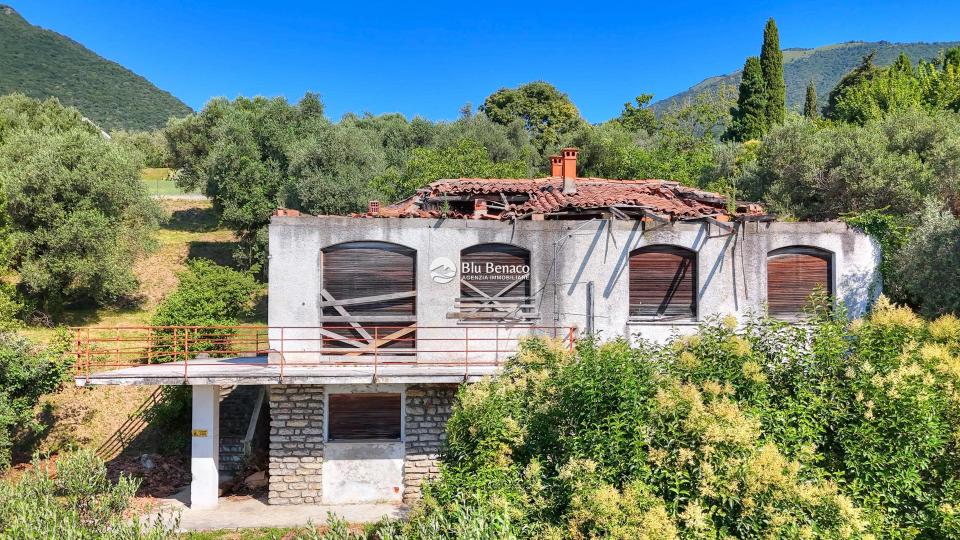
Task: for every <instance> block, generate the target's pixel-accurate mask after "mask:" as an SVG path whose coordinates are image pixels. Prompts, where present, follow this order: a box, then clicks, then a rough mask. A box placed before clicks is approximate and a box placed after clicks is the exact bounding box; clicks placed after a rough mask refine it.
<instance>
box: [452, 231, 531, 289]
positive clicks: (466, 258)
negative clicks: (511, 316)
mask: <svg viewBox="0 0 960 540" xmlns="http://www.w3.org/2000/svg"><path fill="white" fill-rule="evenodd" d="M488 262H492V263H493V264H496V265H513V266H519V265H526V266H530V252H529V251H528V250H526V249H523V248H521V247H517V246H511V245H509V244H480V245H476V246H471V247H468V248H466V249H464V250H463V251H461V252H460V263H461V266H462V264H463V263H475V264H480V265H485V264H486V263H488ZM460 277H461V279H463V278H465V277H466V276H463V275H461V276H460ZM464 281H467V282H468V283H470V285H472V286H473V287H476V288H477V289H480V290H481V291H483V292H484V293H485V294H487V295H488V296H493V295H495V294H497V293H499V292H500V291H502V290H503V289H504V288H505V287H506V286H507V285H510V283H512V282H513V280H506V281H504V280H497V279H476V278H473V279H464ZM460 295H461V296H463V297H464V298H474V297H481V295H480V294H479V293H477V291H475V290H473V288H472V287H470V286H467V285H465V284H463V283H461V284H460ZM504 296H530V277H529V276H528V277H527V279H525V280H523V282H521V283H519V284H518V285H517V286H516V287H513V288H512V289H510V290H509V291H507V292H506V293H504Z"/></svg>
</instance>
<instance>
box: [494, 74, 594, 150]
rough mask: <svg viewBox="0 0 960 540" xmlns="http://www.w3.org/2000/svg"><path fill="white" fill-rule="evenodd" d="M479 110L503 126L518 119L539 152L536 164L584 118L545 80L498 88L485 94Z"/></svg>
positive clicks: (555, 147) (562, 94) (561, 93)
mask: <svg viewBox="0 0 960 540" xmlns="http://www.w3.org/2000/svg"><path fill="white" fill-rule="evenodd" d="M481 110H482V111H483V112H484V113H486V115H487V116H488V117H490V119H491V120H493V121H494V122H496V123H498V124H501V125H504V126H508V125H510V124H512V123H513V122H516V121H519V122H521V123H522V125H523V126H524V127H525V128H526V129H527V131H529V133H530V137H531V140H532V142H533V146H534V148H535V149H536V151H537V153H538V162H537V164H538V165H542V164H543V163H544V162H545V158H546V156H548V155H549V154H550V153H552V152H554V151H555V150H556V149H557V147H558V146H559V144H560V140H561V139H562V137H563V134H564V133H567V132H570V131H572V130H574V129H575V128H576V127H577V126H579V125H580V124H582V123H583V122H584V120H583V119H582V118H581V117H580V111H579V110H577V107H576V105H574V104H573V102H572V101H570V97H569V96H567V95H566V94H564V93H563V92H561V91H559V90H557V88H556V87H554V86H553V85H552V84H550V83H548V82H545V81H535V82H531V83H527V84H523V85H520V86H519V87H517V88H501V89H500V90H497V91H496V92H494V93H492V94H490V95H489V96H487V98H486V99H485V100H484V102H483V106H482V107H481Z"/></svg>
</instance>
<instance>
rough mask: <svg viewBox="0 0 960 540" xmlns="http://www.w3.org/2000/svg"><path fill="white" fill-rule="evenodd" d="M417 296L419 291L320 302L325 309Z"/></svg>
mask: <svg viewBox="0 0 960 540" xmlns="http://www.w3.org/2000/svg"><path fill="white" fill-rule="evenodd" d="M416 295H417V291H407V292H398V293H390V294H378V295H375V296H363V297H360V298H348V299H346V300H333V301H327V302H320V307H321V308H325V307H336V306H354V305H357V304H372V303H374V302H386V301H388V300H399V299H401V298H412V297H414V296H416Z"/></svg>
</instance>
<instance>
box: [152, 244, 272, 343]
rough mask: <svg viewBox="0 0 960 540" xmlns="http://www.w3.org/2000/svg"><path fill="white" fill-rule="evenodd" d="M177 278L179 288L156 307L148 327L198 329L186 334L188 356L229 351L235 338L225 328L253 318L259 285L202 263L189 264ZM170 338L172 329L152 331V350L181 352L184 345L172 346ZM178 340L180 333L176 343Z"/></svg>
mask: <svg viewBox="0 0 960 540" xmlns="http://www.w3.org/2000/svg"><path fill="white" fill-rule="evenodd" d="M178 277H179V278H180V283H179V285H177V288H176V289H174V291H173V292H172V293H170V295H168V296H167V297H166V298H164V299H163V301H161V302H160V305H159V306H157V310H156V312H154V314H153V318H152V319H151V321H150V322H151V324H152V325H154V326H161V327H164V326H197V327H201V328H197V329H195V330H193V331H191V332H190V333H189V343H188V346H189V350H190V351H192V352H202V351H216V350H226V349H230V347H229V343H228V340H229V339H230V336H231V335H233V334H236V329H234V328H229V327H233V326H237V325H239V324H241V323H242V322H243V321H245V320H246V319H248V318H249V317H250V316H252V315H253V312H254V307H255V305H256V301H257V298H258V297H259V293H260V291H261V289H262V287H261V285H260V284H259V283H258V282H257V280H256V279H254V277H253V276H252V275H251V274H249V273H246V272H238V271H236V270H234V269H232V268H229V267H226V266H221V265H218V264H216V263H214V262H212V261H209V260H206V259H197V260H193V261H190V262H189V263H188V265H187V269H186V270H185V271H183V272H181V273H180V274H179V276H178ZM204 327H207V328H204ZM210 327H212V328H210ZM218 327H219V328H218ZM174 337H175V335H174V330H173V329H167V328H160V329H157V330H155V331H154V332H153V336H152V340H153V348H154V350H155V351H163V350H174V349H179V350H183V347H184V346H186V345H185V344H184V343H183V342H179V341H178V342H176V343H175V342H174ZM182 337H183V332H182V331H181V332H180V334H179V337H178V339H179V338H182Z"/></svg>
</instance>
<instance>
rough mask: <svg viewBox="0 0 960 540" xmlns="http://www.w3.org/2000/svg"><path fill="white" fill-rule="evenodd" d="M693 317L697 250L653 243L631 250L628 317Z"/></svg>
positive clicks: (695, 297)
mask: <svg viewBox="0 0 960 540" xmlns="http://www.w3.org/2000/svg"><path fill="white" fill-rule="evenodd" d="M696 317H697V254H696V252H694V251H692V250H689V249H686V248H682V247H679V246H667V245H656V246H647V247H642V248H639V249H636V250H634V251H633V252H631V253H630V318H632V319H638V320H651V319H653V320H671V319H695V318H696Z"/></svg>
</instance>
